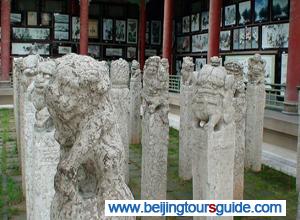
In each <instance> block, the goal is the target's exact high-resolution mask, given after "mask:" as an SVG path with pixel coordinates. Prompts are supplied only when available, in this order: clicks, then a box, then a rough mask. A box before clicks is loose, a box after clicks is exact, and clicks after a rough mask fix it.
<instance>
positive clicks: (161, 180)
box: [141, 56, 169, 219]
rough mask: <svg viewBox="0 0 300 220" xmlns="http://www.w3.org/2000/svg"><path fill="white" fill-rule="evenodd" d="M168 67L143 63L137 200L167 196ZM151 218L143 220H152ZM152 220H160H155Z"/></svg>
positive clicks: (154, 60) (159, 61) (161, 62)
mask: <svg viewBox="0 0 300 220" xmlns="http://www.w3.org/2000/svg"><path fill="white" fill-rule="evenodd" d="M168 80H169V65H168V61H167V60H166V59H160V57H158V56H154V57H150V58H149V59H147V61H146V63H145V67H144V75H143V93H142V97H143V118H142V148H143V149H142V179H141V199H148V200H155V199H158V200H164V199H166V193H167V159H168V142H169V120H168V112H169V103H168V87H169V81H168ZM152 218H153V217H143V219H152ZM155 219H164V218H163V217H157V218H155Z"/></svg>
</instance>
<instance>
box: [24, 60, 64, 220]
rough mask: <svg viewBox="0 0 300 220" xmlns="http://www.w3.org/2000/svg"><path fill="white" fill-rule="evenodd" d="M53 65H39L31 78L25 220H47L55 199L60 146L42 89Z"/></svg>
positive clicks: (51, 73)
mask: <svg viewBox="0 0 300 220" xmlns="http://www.w3.org/2000/svg"><path fill="white" fill-rule="evenodd" d="M55 69H56V64H55V62H54V61H53V60H46V61H43V62H40V63H39V64H38V66H37V72H38V74H37V75H36V77H35V78H34V88H33V91H32V95H31V100H32V103H33V105H34V107H35V109H36V113H35V124H34V130H33V141H32V150H31V153H30V154H31V155H29V156H30V158H31V160H29V161H28V162H29V165H28V169H29V170H30V173H31V176H32V177H31V179H32V181H31V184H30V185H29V186H28V187H29V190H30V191H31V197H30V198H28V199H27V201H28V202H29V204H28V207H29V208H30V209H27V216H28V219H32V220H40V219H43V220H49V219H50V207H51V202H52V200H53V197H54V193H55V190H54V184H53V183H54V175H55V173H56V168H57V164H58V160H59V144H58V143H57V142H56V140H55V139H54V126H53V121H52V118H51V117H50V115H49V112H48V109H47V107H46V102H45V99H46V96H45V95H44V93H45V89H46V87H47V85H48V83H49V80H51V79H52V78H53V74H54V73H55Z"/></svg>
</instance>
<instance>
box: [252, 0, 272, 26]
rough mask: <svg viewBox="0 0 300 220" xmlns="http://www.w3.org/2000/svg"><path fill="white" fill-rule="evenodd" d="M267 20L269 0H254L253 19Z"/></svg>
mask: <svg viewBox="0 0 300 220" xmlns="http://www.w3.org/2000/svg"><path fill="white" fill-rule="evenodd" d="M267 20H269V0H254V21H255V22H264V21H267Z"/></svg>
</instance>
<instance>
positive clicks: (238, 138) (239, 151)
mask: <svg viewBox="0 0 300 220" xmlns="http://www.w3.org/2000/svg"><path fill="white" fill-rule="evenodd" d="M225 68H226V70H227V74H229V75H232V76H234V84H233V93H234V99H233V106H234V109H235V113H234V121H235V126H236V130H235V158H234V195H233V198H234V199H236V200H242V199H243V194H244V167H245V123H246V94H245V93H246V91H245V82H244V74H243V66H242V65H241V64H240V63H238V62H231V61H230V62H226V63H225Z"/></svg>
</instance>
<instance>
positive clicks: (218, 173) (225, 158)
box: [191, 57, 235, 220]
mask: <svg viewBox="0 0 300 220" xmlns="http://www.w3.org/2000/svg"><path fill="white" fill-rule="evenodd" d="M233 84H234V77H233V76H230V75H228V74H227V72H226V70H225V68H223V67H221V66H220V59H219V58H218V57H213V58H212V59H211V65H205V66H204V67H203V68H202V69H201V71H200V72H198V73H197V75H196V76H195V88H194V93H193V97H192V99H193V100H192V101H193V104H192V109H193V113H194V119H193V121H191V123H192V124H193V137H194V138H193V141H194V146H193V199H195V200H232V199H233V168H234V145H235V144H234V142H235V123H234V121H233V117H234V113H235V112H234V108H233ZM194 219H196V220H208V219H210V220H212V219H213V220H215V219H216V220H217V219H230V220H232V219H233V217H221V218H219V217H194Z"/></svg>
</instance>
